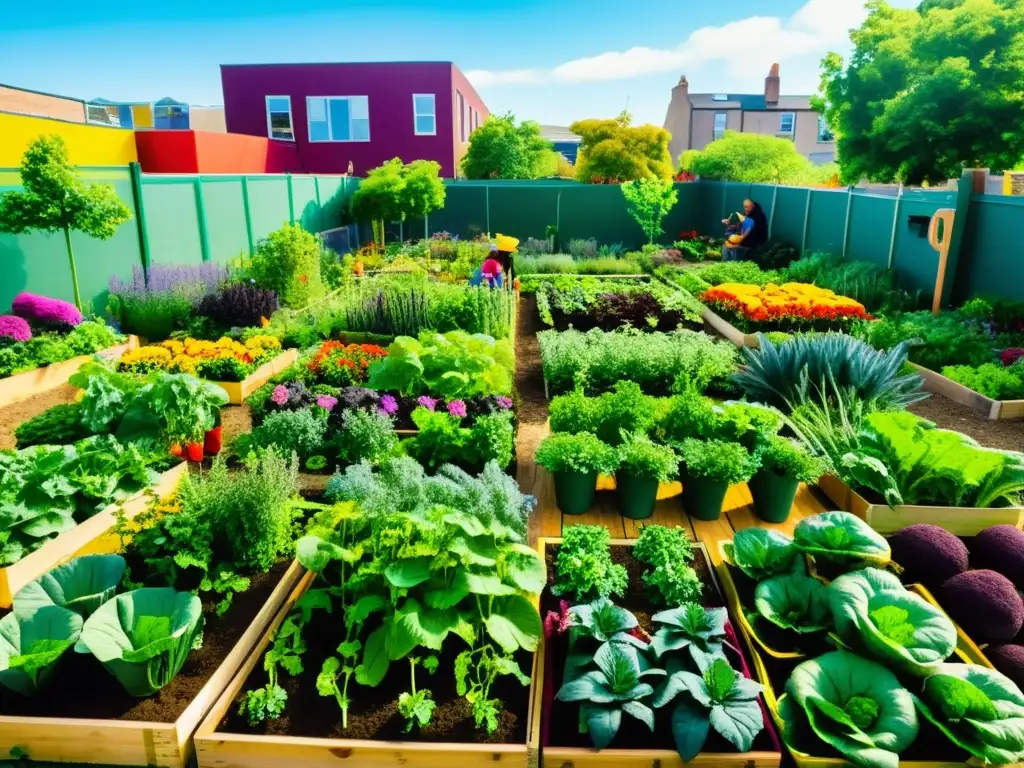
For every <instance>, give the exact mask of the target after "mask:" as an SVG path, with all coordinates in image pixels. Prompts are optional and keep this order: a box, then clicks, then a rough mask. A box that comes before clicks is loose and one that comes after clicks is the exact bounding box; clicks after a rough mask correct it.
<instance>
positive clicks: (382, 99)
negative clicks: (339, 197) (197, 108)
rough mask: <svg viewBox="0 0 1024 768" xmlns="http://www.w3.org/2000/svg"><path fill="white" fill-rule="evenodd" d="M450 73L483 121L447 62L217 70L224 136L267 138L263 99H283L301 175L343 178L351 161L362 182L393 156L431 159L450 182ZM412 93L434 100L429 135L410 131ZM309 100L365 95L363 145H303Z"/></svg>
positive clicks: (476, 101) (452, 168)
mask: <svg viewBox="0 0 1024 768" xmlns="http://www.w3.org/2000/svg"><path fill="white" fill-rule="evenodd" d="M455 73H458V75H457V76H458V77H459V78H460V83H462V85H460V91H462V92H463V93H464V94H465V95H467V97H471V99H472V103H474V104H475V105H478V106H477V109H479V110H480V113H481V121H482V120H483V118H484V116H485V114H486V107H483V103H482V101H480V97H479V96H478V95H477V94H476V91H475V90H473V89H472V86H470V85H469V83H468V82H465V78H463V77H462V74H461V73H460V72H458V69H457V68H455V66H454V65H453V64H452V63H451V62H387V63H362V64H268V65H261V64H253V65H224V66H222V67H221V83H222V85H223V89H224V113H225V117H226V119H227V127H228V131H231V132H232V133H245V134H249V135H251V136H260V137H266V136H267V135H268V133H267V111H266V97H267V96H288V97H289V98H290V100H291V112H292V129H293V131H294V133H295V146H296V149H297V150H298V154H299V158H300V160H301V162H302V165H303V167H304V169H305V170H306V172H307V173H345V172H346V170H347V168H348V163H349V161H351V162H352V164H353V170H354V172H355V175H357V176H363V175H365V174H366V172H367V171H368V170H370V169H371V168H375V167H376V166H378V165H380V164H381V163H383V162H385V161H387V160H390V159H391V158H393V157H400V158H401V159H402V160H403V161H405V162H410V161H412V160H419V159H424V160H434V161H436V162H438V163H440V164H441V175H442V176H446V177H451V176H453V175H454V173H455V161H456V153H457V151H458V149H459V148H458V147H457V146H456V142H454V141H453V140H452V137H453V135H455V134H454V133H453V131H454V130H457V124H455V125H454V126H453V115H454V107H453V103H454V87H453V79H454V78H455V77H456V74H455ZM414 93H433V94H434V99H435V112H436V117H437V132H436V135H434V136H417V135H416V133H415V129H414V125H413V103H412V95H413V94H414ZM310 96H313V97H316V96H366V97H367V100H368V106H369V113H370V140H369V141H365V142H310V141H309V127H308V124H307V121H306V98H307V97H310ZM481 107H482V109H481Z"/></svg>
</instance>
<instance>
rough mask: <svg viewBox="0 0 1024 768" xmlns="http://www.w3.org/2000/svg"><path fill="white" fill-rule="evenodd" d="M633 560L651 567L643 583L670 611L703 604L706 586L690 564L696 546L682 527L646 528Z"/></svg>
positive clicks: (634, 550) (644, 576)
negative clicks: (693, 604) (692, 604)
mask: <svg viewBox="0 0 1024 768" xmlns="http://www.w3.org/2000/svg"><path fill="white" fill-rule="evenodd" d="M633 557H635V558H636V559H637V560H639V561H640V562H641V563H643V564H644V565H647V566H648V568H646V569H644V573H643V576H642V578H643V582H644V584H646V585H647V586H648V587H649V588H650V589H651V591H652V592H653V593H654V594H655V595H656V596H657V598H658V602H660V603H662V604H664V605H667V606H669V607H671V608H676V607H678V606H680V605H682V604H683V603H691V602H693V603H699V602H700V598H701V592H702V591H703V586H704V585H703V584H702V583H701V580H700V579H699V578H698V576H697V572H696V571H694V570H693V568H691V567H690V566H689V565H688V563H691V562H693V545H692V544H691V543H690V540H689V539H688V538H687V536H686V531H684V530H683V529H682V528H666V527H665V526H663V525H645V526H644V527H643V529H642V530H641V531H640V538H638V539H637V540H636V544H634V545H633Z"/></svg>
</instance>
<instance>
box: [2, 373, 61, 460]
mask: <svg viewBox="0 0 1024 768" xmlns="http://www.w3.org/2000/svg"><path fill="white" fill-rule="evenodd" d="M77 392H78V390H77V389H75V388H74V387H72V386H71V385H70V384H64V385H62V386H60V387H57V388H56V389H51V390H50V391H49V392H43V393H41V394H38V395H36V396H35V397H30V398H29V399H28V400H22V401H21V402H20V403H15V404H14V405H8V406H6V407H4V408H0V450H5V449H8V448H14V447H15V439H14V430H16V429H17V428H18V426H19V425H21V424H23V423H24V422H26V421H28V420H29V419H31V418H33V417H35V416H38V415H39V414H40V413H42V412H43V411H45V410H48V409H49V408H52V407H53V406H55V405H60V404H62V403H71V402H74V400H75V395H76V393H77Z"/></svg>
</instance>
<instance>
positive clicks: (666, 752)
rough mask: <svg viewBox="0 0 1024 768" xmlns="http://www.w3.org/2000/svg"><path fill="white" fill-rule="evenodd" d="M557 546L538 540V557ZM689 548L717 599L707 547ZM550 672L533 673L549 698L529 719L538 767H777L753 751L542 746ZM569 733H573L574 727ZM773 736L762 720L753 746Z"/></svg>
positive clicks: (778, 756) (766, 754)
mask: <svg viewBox="0 0 1024 768" xmlns="http://www.w3.org/2000/svg"><path fill="white" fill-rule="evenodd" d="M559 543H561V539H558V538H541V539H540V540H539V542H538V546H539V548H540V553H541V556H542V557H545V559H547V547H548V546H551V545H555V544H559ZM635 543H636V542H635V540H632V539H613V540H612V541H611V546H612V548H613V549H614V548H617V547H632V546H633V545H634V544H635ZM693 549H694V555H695V562H694V565H695V567H696V570H697V571H698V574H700V575H701V576H702V577H704V579H705V583H706V584H709V586H711V587H712V588H713V590H714V592H715V593H716V595H717V597H718V598H719V599H720V598H721V589H720V587H719V585H718V582H717V579H716V577H715V569H714V565H713V562H712V560H711V556H710V554H709V552H708V550H707V547H705V546H704V544H702V543H700V542H697V543H695V544H694V547H693ZM698 560H699V561H702V564H698V562H697V561H698ZM627 594H628V593H627ZM615 602H616V604H618V605H622V603H621V601H617V600H616V601H615ZM719 604H722V603H719ZM623 607H624V608H627V609H629V606H628V605H623ZM544 653H545V646H544V645H542V646H541V647H540V649H539V651H538V654H537V656H538V658H541V657H542V656H543V655H544ZM556 669H557V668H556ZM551 671H554V670H551V669H549V668H548V666H547V665H546V664H543V663H542V664H541V665H540V666H539V668H538V669H537V671H536V673H535V675H536V676H535V677H534V683H533V684H534V689H540V690H541V691H542V692H543V691H544V689H545V687H547V688H548V692H549V693H550V696H548V695H544V696H542V697H541V699H540V700H539V701H538V702H537V703H536V705H535V709H534V716H533V718H532V723H533V725H532V728H533V730H532V731H531V736H530V741H531V743H535V744H539V745H540V763H539V766H540V768H652V767H653V768H683V767H684V765H685V766H698V768H778V766H779V765H780V763H781V761H782V753H781V751H780V752H773V751H767V750H757V751H751V752H746V753H742V754H741V753H738V752H731V753H730V752H701V753H700V754H699V755H697V757H696V758H694V759H693V760H692V761H691V762H689V763H685V764H684V763H683V761H682V759H681V758H680V757H679V754H678V753H677V752H676V751H675V750H670V749H639V748H630V749H615V748H614V747H609V748H606V749H603V750H601V751H598V750H596V749H594V748H593V747H589V746H586V747H582V746H572V747H564V746H563V747H559V746H549V745H547V744H543V743H542V733H543V732H544V730H545V717H546V716H549V714H548V713H547V712H545V711H544V706H545V705H547V704H548V703H549V702H548V699H550V698H551V697H553V696H554V692H555V691H557V689H558V686H559V684H560V680H558V679H557V678H558V677H559V675H558V673H557V671H555V677H556V679H555V680H551V681H549V683H548V684H547V686H546V683H545V679H544V677H545V674H548V673H550V672H551ZM563 730H564V729H559V730H558V732H557V733H556V732H555V730H554V728H552V731H551V733H549V736H548V738H549V740H551V739H559V738H565V736H566V734H565V733H563ZM572 730H573V732H575V731H576V729H575V728H573V729H572ZM644 734H645V735H647V731H646V730H644ZM773 737H774V733H773V731H772V724H771V722H770V720H768V719H766V721H765V730H764V731H762V732H761V734H760V735H759V736H758V738H757V740H756V741H755V745H756V744H758V743H764V742H767V741H771V740H772V739H773ZM652 738H653V737H652Z"/></svg>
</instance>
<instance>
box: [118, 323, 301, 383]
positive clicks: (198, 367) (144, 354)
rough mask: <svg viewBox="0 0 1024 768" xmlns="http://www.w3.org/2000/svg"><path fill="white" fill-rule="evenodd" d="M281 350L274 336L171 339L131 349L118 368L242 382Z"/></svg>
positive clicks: (136, 371) (122, 358) (137, 371)
mask: <svg viewBox="0 0 1024 768" xmlns="http://www.w3.org/2000/svg"><path fill="white" fill-rule="evenodd" d="M279 349H281V342H279V341H278V340H277V339H275V338H274V337H273V336H253V337H252V338H250V339H249V340H248V341H247V342H245V344H241V343H239V342H237V341H234V340H233V339H229V338H227V337H224V338H222V339H221V340H220V341H200V340H198V339H185V341H174V340H168V341H164V342H161V343H160V344H153V345H149V346H146V347H139V348H138V349H133V350H128V351H127V352H125V354H124V355H123V356H122V357H121V361H120V364H119V369H120V370H122V371H132V372H134V373H148V372H150V371H154V370H159V371H169V372H171V373H191V374H195V375H197V376H200V377H202V378H207V379H213V380H214V381H241V380H242V379H244V378H245V377H246V376H248V375H249V374H250V373H252V372H253V371H254V370H256V369H257V368H258V367H259V366H260V365H262V364H263V363H265V362H266V361H267V360H269V359H270V358H272V357H273V356H274V355H275V354H276V353H277V351H278V350H279ZM286 397H287V394H286Z"/></svg>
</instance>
